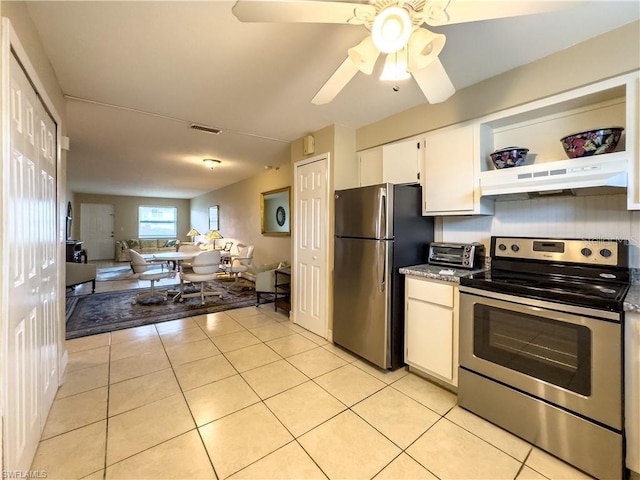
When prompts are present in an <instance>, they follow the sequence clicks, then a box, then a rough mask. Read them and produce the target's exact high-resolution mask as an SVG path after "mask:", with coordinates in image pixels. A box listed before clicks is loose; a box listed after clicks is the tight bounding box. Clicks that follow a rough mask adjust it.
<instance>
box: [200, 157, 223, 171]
mask: <svg viewBox="0 0 640 480" xmlns="http://www.w3.org/2000/svg"><path fill="white" fill-rule="evenodd" d="M202 161H203V162H204V165H205V167H207V168H210V169H211V170H213V169H214V168H216V167H217V166H218V165H220V163H222V162H220V160H216V159H214V158H205V159H204V160H202Z"/></svg>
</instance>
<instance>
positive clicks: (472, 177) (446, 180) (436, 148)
mask: <svg viewBox="0 0 640 480" xmlns="http://www.w3.org/2000/svg"><path fill="white" fill-rule="evenodd" d="M478 143H479V141H478V127H477V125H474V124H466V125H456V126H453V127H448V128H444V129H442V130H435V131H433V132H429V133H428V134H427V135H426V140H425V149H424V162H423V168H422V172H421V173H422V176H421V178H422V182H421V183H422V200H423V204H422V208H423V212H422V213H423V215H470V214H492V213H493V203H492V202H489V201H483V200H482V199H481V198H480V193H479V188H478V185H479V182H478V174H479V165H478Z"/></svg>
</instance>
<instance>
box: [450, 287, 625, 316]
mask: <svg viewBox="0 0 640 480" xmlns="http://www.w3.org/2000/svg"><path fill="white" fill-rule="evenodd" d="M459 291H460V293H470V294H472V295H477V296H479V297H485V298H490V299H494V300H502V301H505V302H511V303H516V304H519V305H524V306H525V307H534V308H544V309H546V310H554V311H556V312H563V313H568V314H572V315H584V316H587V317H595V318H600V319H604V320H611V321H613V322H616V323H621V318H622V315H621V314H620V312H610V311H608V310H598V309H595V308H588V307H580V306H577V305H568V304H564V303H557V302H548V301H545V300H538V299H535V298H528V297H519V296H517V295H511V294H506V293H498V292H493V291H491V290H483V289H480V288H473V287H469V286H467V285H460V287H459Z"/></svg>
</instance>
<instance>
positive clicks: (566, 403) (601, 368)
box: [460, 287, 622, 430]
mask: <svg viewBox="0 0 640 480" xmlns="http://www.w3.org/2000/svg"><path fill="white" fill-rule="evenodd" d="M460 291H461V293H460V366H461V367H463V368H466V369H468V370H471V371H473V372H476V373H479V374H481V375H484V376H486V377H489V378H491V379H494V380H496V381H498V382H501V383H503V384H506V385H508V386H510V387H513V388H516V389H518V390H520V391H523V392H526V393H529V394H530V395H533V396H535V397H537V398H539V399H542V400H544V401H547V402H550V403H552V404H555V405H557V406H560V407H563V408H565V409H568V410H570V411H572V412H575V413H578V414H581V415H584V416H586V417H589V418H591V419H593V420H596V421H598V422H601V423H603V424H605V425H608V426H610V427H612V428H615V429H617V430H622V383H621V382H622V361H621V359H622V346H621V323H620V315H619V314H616V315H617V316H618V320H617V322H616V321H609V320H602V319H598V318H593V317H591V316H589V315H587V313H592V314H593V316H594V317H595V316H596V315H598V314H600V313H602V312H599V311H597V310H593V312H585V309H584V308H581V309H579V310H580V313H575V312H572V307H571V306H567V305H559V304H554V303H552V302H542V301H537V300H532V299H527V298H522V297H516V296H511V295H504V294H498V293H493V292H488V291H484V290H479V289H473V288H469V287H461V288H460ZM577 310H578V309H576V311H577ZM608 313H609V312H608Z"/></svg>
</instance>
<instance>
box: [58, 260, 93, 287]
mask: <svg viewBox="0 0 640 480" xmlns="http://www.w3.org/2000/svg"><path fill="white" fill-rule="evenodd" d="M96 270H97V269H96V266H95V265H94V264H92V263H76V262H67V264H66V271H65V277H66V278H65V286H66V287H67V288H72V287H75V286H76V285H80V284H82V283H87V282H91V293H94V292H95V291H96Z"/></svg>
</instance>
